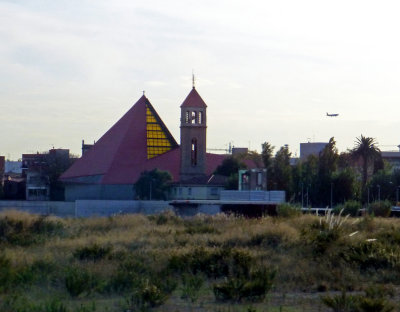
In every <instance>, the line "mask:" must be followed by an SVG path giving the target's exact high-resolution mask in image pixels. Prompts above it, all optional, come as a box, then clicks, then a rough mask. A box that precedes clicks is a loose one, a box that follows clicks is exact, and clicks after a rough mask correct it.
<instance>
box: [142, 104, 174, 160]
mask: <svg viewBox="0 0 400 312" xmlns="http://www.w3.org/2000/svg"><path fill="white" fill-rule="evenodd" d="M164 127H165V126H164ZM146 130H147V159H150V158H153V157H156V156H159V155H161V154H164V153H166V152H168V151H169V150H171V149H172V148H173V147H174V146H175V145H176V142H173V141H172V140H171V138H170V135H169V134H168V133H167V132H166V131H165V130H164V129H163V125H162V124H160V123H159V122H158V121H157V118H156V117H155V114H154V113H153V111H152V109H151V108H150V107H149V105H147V107H146Z"/></svg>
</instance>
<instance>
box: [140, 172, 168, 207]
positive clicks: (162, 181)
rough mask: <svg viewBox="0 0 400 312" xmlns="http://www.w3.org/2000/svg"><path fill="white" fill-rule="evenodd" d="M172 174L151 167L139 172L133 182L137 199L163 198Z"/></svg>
mask: <svg viewBox="0 0 400 312" xmlns="http://www.w3.org/2000/svg"><path fill="white" fill-rule="evenodd" d="M171 181H172V176H171V174H170V173H169V172H167V171H161V170H158V169H153V170H151V171H144V172H142V173H141V175H140V177H139V179H138V180H137V182H136V183H135V185H134V187H135V192H136V197H137V198H138V199H145V200H154V199H158V200H165V199H167V196H168V191H169V189H170V187H171Z"/></svg>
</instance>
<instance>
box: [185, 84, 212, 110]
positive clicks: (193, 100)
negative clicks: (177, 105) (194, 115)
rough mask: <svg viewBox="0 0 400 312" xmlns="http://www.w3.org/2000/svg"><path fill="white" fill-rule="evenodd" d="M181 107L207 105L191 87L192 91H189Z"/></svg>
mask: <svg viewBox="0 0 400 312" xmlns="http://www.w3.org/2000/svg"><path fill="white" fill-rule="evenodd" d="M181 107H207V105H206V103H205V102H204V101H203V99H202V98H201V96H200V94H199V93H198V92H197V91H196V89H195V88H194V87H193V89H192V91H190V93H189V94H188V96H187V97H186V99H185V100H184V101H183V103H182V105H181Z"/></svg>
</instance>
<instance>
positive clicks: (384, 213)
mask: <svg viewBox="0 0 400 312" xmlns="http://www.w3.org/2000/svg"><path fill="white" fill-rule="evenodd" d="M391 211H392V204H391V203H390V201H388V200H385V201H375V202H373V203H371V204H369V206H368V213H370V214H372V215H374V216H375V217H389V216H390V213H391Z"/></svg>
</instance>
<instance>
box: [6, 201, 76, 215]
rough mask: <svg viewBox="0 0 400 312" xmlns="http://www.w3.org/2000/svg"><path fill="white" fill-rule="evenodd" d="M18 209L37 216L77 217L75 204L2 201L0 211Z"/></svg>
mask: <svg viewBox="0 0 400 312" xmlns="http://www.w3.org/2000/svg"><path fill="white" fill-rule="evenodd" d="M10 209H16V210H21V211H26V212H29V213H36V214H53V215H56V216H60V217H72V216H75V203H73V202H72V203H71V202H59V201H57V202H56V201H29V200H1V201H0V210H10Z"/></svg>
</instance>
